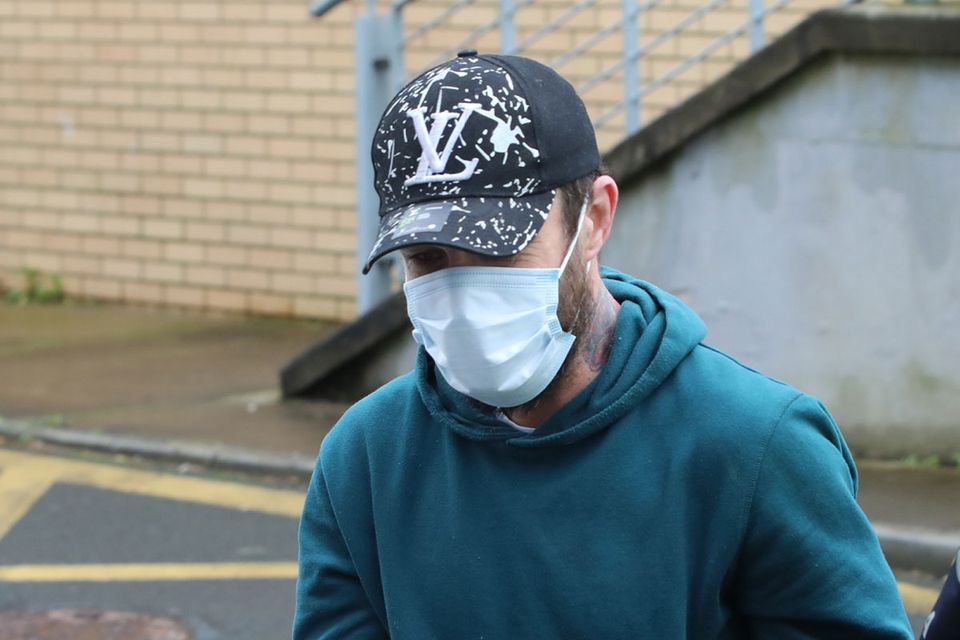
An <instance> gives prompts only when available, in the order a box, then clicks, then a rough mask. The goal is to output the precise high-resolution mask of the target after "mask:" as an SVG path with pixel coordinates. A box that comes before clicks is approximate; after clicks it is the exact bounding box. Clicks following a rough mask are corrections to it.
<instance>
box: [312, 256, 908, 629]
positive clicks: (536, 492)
mask: <svg viewBox="0 0 960 640" xmlns="http://www.w3.org/2000/svg"><path fill="white" fill-rule="evenodd" d="M604 281H605V284H606V285H607V287H608V289H609V290H610V292H611V293H612V294H613V295H614V297H615V298H616V299H617V300H618V301H619V302H620V304H621V310H620V315H619V318H618V321H617V327H616V333H615V337H614V344H613V348H612V350H611V353H610V357H609V360H608V362H607V364H606V366H605V367H604V368H603V370H602V371H601V372H600V374H599V375H598V376H597V378H596V379H595V380H594V381H593V382H592V383H591V384H590V385H589V386H588V387H587V388H586V389H584V390H583V391H582V392H581V393H580V394H579V395H578V396H576V397H575V398H574V399H573V400H571V401H570V402H569V403H568V404H567V405H566V406H564V407H563V408H562V409H561V410H560V411H559V412H558V413H557V414H555V415H554V416H553V417H551V418H550V419H549V420H548V421H547V422H545V423H544V424H543V425H541V426H540V427H539V428H538V429H537V430H536V431H534V432H533V433H531V434H524V433H521V432H518V431H517V430H515V429H512V428H511V427H509V426H507V425H504V424H503V423H501V422H500V421H498V420H497V419H496V418H495V417H493V416H489V415H486V414H484V413H482V412H480V411H479V410H477V409H475V408H474V407H473V406H472V405H471V404H470V402H468V401H467V399H466V398H465V397H464V396H462V395H460V394H459V393H457V392H456V391H454V390H453V389H451V388H450V387H449V386H448V385H447V384H446V383H445V382H444V381H443V379H442V377H441V376H438V374H437V372H436V370H435V368H434V366H433V364H432V361H431V360H430V358H429V357H428V356H426V355H425V353H424V352H423V350H422V349H421V351H420V353H419V355H418V360H417V365H416V369H415V370H414V371H413V372H411V373H410V374H407V375H405V376H402V377H400V378H398V379H396V380H394V381H393V382H391V383H389V384H387V385H386V386H384V387H382V388H381V389H379V390H378V391H376V392H374V393H373V394H371V395H370V396H368V397H367V398H365V399H363V400H361V401H360V402H358V403H357V404H356V405H354V406H353V407H352V408H351V409H350V410H349V411H347V413H346V414H344V416H343V418H342V419H341V420H340V422H339V423H338V424H337V425H336V426H335V427H334V429H333V430H332V431H331V432H330V434H329V435H328V436H327V438H326V439H325V440H324V442H323V446H322V447H321V451H320V456H319V458H318V462H317V466H316V470H315V472H314V475H313V479H312V481H311V484H310V489H309V492H308V495H307V501H306V505H305V507H304V512H303V518H302V521H301V525H300V577H299V580H298V584H297V610H296V618H295V621H294V629H293V637H294V638H295V639H296V640H306V639H308V638H309V639H311V640H313V639H315V638H336V639H338V640H340V639H345V638H346V639H359V638H364V639H366V638H392V639H393V640H434V639H436V640H471V639H474V640H480V639H484V640H508V639H510V640H525V639H535V638H536V639H539V638H544V639H546V638H551V639H553V638H571V639H580V638H585V639H586V638H589V639H596V640H619V639H628V638H629V639H631V640H633V639H638V638H654V639H658V640H661V639H678V638H711V639H712V638H740V637H744V638H746V637H750V638H770V639H776V640H784V639H793V638H811V639H812V638H816V639H818V640H822V639H828V638H837V639H840V638H842V639H844V640H847V639H858V640H863V639H873V638H877V639H879V638H897V639H910V638H912V637H913V635H912V633H911V631H910V626H909V623H908V620H907V617H906V614H905V612H904V609H903V604H902V602H901V600H900V596H899V594H898V591H897V586H896V582H895V580H894V578H893V575H892V573H891V571H890V569H889V567H888V566H887V563H886V562H885V560H884V558H883V555H882V554H881V552H880V547H879V545H878V543H877V539H876V536H875V535H874V533H873V531H872V529H871V527H870V524H869V523H868V522H867V519H866V518H865V517H864V515H863V513H862V512H861V510H860V509H859V507H858V506H857V504H856V502H855V499H854V498H855V494H856V490H857V471H856V467H855V466H854V462H853V459H852V457H851V455H850V452H849V450H848V449H847V446H846V444H845V443H844V441H843V438H842V436H841V435H840V431H839V430H838V428H837V425H836V424H835V423H834V421H833V419H832V418H831V417H830V415H829V413H827V411H826V409H824V407H823V406H822V405H821V404H820V403H819V402H817V401H816V400H815V399H813V398H811V397H809V396H807V395H804V394H802V393H800V392H798V391H797V390H795V389H793V388H792V387H790V386H788V385H786V384H783V383H781V382H777V381H775V380H772V379H770V378H768V377H766V376H764V375H762V374H760V373H758V372H756V371H754V370H752V369H750V368H748V367H745V366H744V365H742V364H740V363H738V362H737V361H735V360H733V359H732V358H730V357H729V356H727V355H724V354H723V353H720V352H719V351H717V350H715V349H712V348H710V347H708V346H706V345H704V344H703V343H702V342H701V340H702V339H703V337H704V334H705V328H704V326H703V323H702V322H701V321H700V319H699V318H698V317H697V316H696V315H695V314H694V313H693V311H691V310H690V309H689V308H688V307H687V306H686V305H684V304H683V303H682V302H680V301H679V300H677V299H676V298H674V297H673V296H671V295H669V294H667V293H665V292H663V291H661V290H659V289H657V288H656V287H654V286H652V285H650V284H648V283H646V282H642V281H639V280H635V279H632V278H630V277H628V276H625V275H623V274H619V273H617V272H614V271H611V270H608V269H607V270H604Z"/></svg>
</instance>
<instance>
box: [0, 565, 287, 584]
mask: <svg viewBox="0 0 960 640" xmlns="http://www.w3.org/2000/svg"><path fill="white" fill-rule="evenodd" d="M296 577H297V563H296V562H217V563H146V564H26V565H8V566H0V581H5V582H137V581H149V582H159V581H169V580H277V579H283V580H290V579H295V578H296Z"/></svg>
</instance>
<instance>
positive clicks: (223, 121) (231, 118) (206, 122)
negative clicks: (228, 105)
mask: <svg viewBox="0 0 960 640" xmlns="http://www.w3.org/2000/svg"><path fill="white" fill-rule="evenodd" d="M202 128H203V130H204V131H211V132H219V133H229V134H231V135H233V134H235V133H236V132H237V131H243V130H245V125H244V115H243V114H239V113H223V112H222V111H217V112H216V113H204V114H203V126H202Z"/></svg>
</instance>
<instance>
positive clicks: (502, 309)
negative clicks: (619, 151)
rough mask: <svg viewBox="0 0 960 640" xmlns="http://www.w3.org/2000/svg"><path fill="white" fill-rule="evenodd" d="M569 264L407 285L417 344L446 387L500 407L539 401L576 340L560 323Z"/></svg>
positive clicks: (438, 275)
mask: <svg viewBox="0 0 960 640" xmlns="http://www.w3.org/2000/svg"><path fill="white" fill-rule="evenodd" d="M586 210H587V200H586V199H584V202H583V207H582V208H581V209H580V218H579V220H578V222H577V231H576V233H575V234H574V237H573V241H572V242H571V243H570V247H569V248H568V249H567V253H566V255H565V256H564V258H563V262H562V263H561V264H560V266H559V267H557V268H554V269H530V268H522V267H451V268H448V269H441V270H440V271H436V272H434V273H431V274H428V275H425V276H420V277H419V278H415V279H414V280H411V281H409V282H407V283H406V284H404V285H403V290H404V293H406V296H407V313H408V315H409V316H410V322H411V323H412V324H413V327H414V329H413V338H414V340H416V341H417V343H418V344H421V345H423V347H424V348H425V349H426V350H427V353H429V354H430V357H432V358H433V360H434V362H435V363H436V365H437V368H438V369H439V370H440V373H441V374H442V375H443V377H444V379H445V380H446V381H447V383H448V384H449V385H450V386H451V387H453V388H454V389H456V390H457V391H459V392H460V393H463V394H465V395H468V396H470V397H471V398H475V399H477V400H479V401H480V402H484V403H486V404H489V405H493V406H495V407H515V406H517V405H520V404H523V403H525V402H529V401H530V400H533V399H534V398H535V397H537V396H538V395H539V394H540V393H541V392H542V391H543V390H544V389H546V388H547V385H548V384H550V382H551V381H552V380H553V378H554V376H556V375H557V372H558V371H559V370H560V366H561V365H562V364H563V361H564V360H565V359H566V357H567V353H569V351H570V348H571V347H572V346H573V342H574V340H575V337H574V335H573V334H571V333H568V332H566V331H564V330H563V328H562V327H561V326H560V320H559V319H558V318H557V304H558V301H559V294H560V276H561V275H563V271H564V269H565V268H566V266H567V262H568V261H569V260H570V256H571V255H572V254H573V249H574V247H575V246H576V244H577V239H578V238H579V237H580V228H581V227H582V226H583V218H584V215H585V213H586Z"/></svg>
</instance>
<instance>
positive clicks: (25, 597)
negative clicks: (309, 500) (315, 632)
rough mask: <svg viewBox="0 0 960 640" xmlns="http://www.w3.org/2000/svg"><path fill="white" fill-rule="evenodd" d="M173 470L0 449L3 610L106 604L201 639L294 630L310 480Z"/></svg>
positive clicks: (263, 638) (263, 639)
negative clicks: (287, 482) (277, 481)
mask: <svg viewBox="0 0 960 640" xmlns="http://www.w3.org/2000/svg"><path fill="white" fill-rule="evenodd" d="M167 471H168V472H162V471H161V470H157V469H150V468H145V467H144V465H143V464H142V463H141V464H137V465H130V464H117V463H116V461H115V460H112V459H111V458H110V457H103V458H100V459H98V461H96V462H93V461H91V460H84V459H77V458H76V457H73V458H71V457H61V456H50V455H45V454H38V453H35V452H29V451H24V450H16V449H10V448H6V449H3V448H0V612H7V613H8V614H9V613H11V612H13V611H22V610H31V611H37V610H54V609H106V610H113V611H125V612H137V613H145V614H150V615H153V616H159V617H164V618H172V619H174V620H175V621H177V622H178V623H180V624H181V625H182V626H183V627H186V628H187V629H189V630H190V631H191V633H192V637H193V638H195V640H221V639H222V640H226V639H230V640H234V639H237V640H246V639H249V640H270V639H272V638H278V639H280V638H289V637H290V623H291V620H292V615H293V604H294V600H293V598H294V587H295V578H296V553H297V539H296V536H297V517H298V516H299V513H300V508H301V505H302V500H303V487H302V486H299V487H293V488H290V487H282V488H278V487H276V486H264V481H263V480H259V481H257V480H256V479H253V482H251V479H250V478H238V477H232V478H229V479H224V478H223V477H220V478H216V477H190V476H187V475H183V474H177V473H175V472H169V471H173V470H171V469H169V468H168V469H167ZM221 476H222V474H221ZM0 636H3V637H4V638H6V637H7V636H5V635H4V634H3V633H0ZM27 637H34V636H30V635H24V636H23V638H27ZM44 637H46V636H44ZM91 637H95V636H91ZM18 640H19V638H18Z"/></svg>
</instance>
